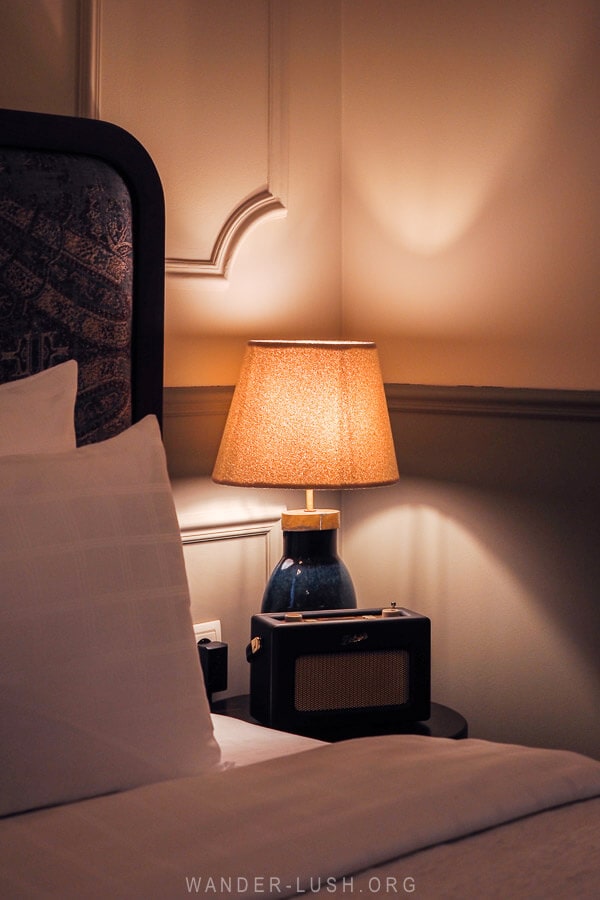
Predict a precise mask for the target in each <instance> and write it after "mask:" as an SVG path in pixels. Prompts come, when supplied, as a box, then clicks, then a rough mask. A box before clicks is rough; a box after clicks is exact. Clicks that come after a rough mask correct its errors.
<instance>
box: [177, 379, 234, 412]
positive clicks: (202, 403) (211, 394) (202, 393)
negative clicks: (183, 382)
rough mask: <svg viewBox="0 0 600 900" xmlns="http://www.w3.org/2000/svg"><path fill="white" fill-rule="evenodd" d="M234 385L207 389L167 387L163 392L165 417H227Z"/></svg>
mask: <svg viewBox="0 0 600 900" xmlns="http://www.w3.org/2000/svg"><path fill="white" fill-rule="evenodd" d="M233 390H234V389H233V386H232V385H222V386H221V385H209V386H205V387H166V388H165V389H164V391H163V416H164V417H165V418H168V417H171V418H182V417H188V416H214V415H217V416H219V415H222V416H225V415H227V413H228V412H229V407H230V405H231V398H232V397H233Z"/></svg>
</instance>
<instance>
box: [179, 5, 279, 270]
mask: <svg viewBox="0 0 600 900" xmlns="http://www.w3.org/2000/svg"><path fill="white" fill-rule="evenodd" d="M268 8H269V56H268V83H269V96H268V117H267V121H268V124H267V129H268V136H267V137H268V161H267V185H266V187H264V188H261V189H260V190H258V191H256V192H255V193H253V194H252V195H251V196H250V197H248V198H247V199H245V200H243V201H241V202H240V203H239V205H238V206H237V207H236V208H235V209H234V210H233V212H232V213H231V215H230V216H229V217H228V218H227V220H226V221H225V222H224V223H223V225H222V227H221V230H220V231H219V234H218V235H217V237H216V239H215V242H214V244H213V248H212V251H211V254H210V257H209V258H208V259H176V258H172V257H168V258H167V260H166V269H167V273H168V274H170V275H196V276H199V277H204V278H206V277H208V278H226V277H227V270H228V267H229V263H230V262H231V259H232V257H233V254H234V253H235V250H236V248H237V246H238V244H239V243H240V240H241V239H242V237H243V236H244V235H245V234H246V232H247V231H248V229H249V228H250V227H251V226H252V225H254V224H255V223H256V222H257V221H258V220H259V219H262V218H264V217H265V216H271V217H272V216H276V217H284V216H286V215H287V209H286V203H287V180H288V126H287V109H288V99H289V97H288V72H287V60H288V53H287V41H288V4H287V0H269V2H268Z"/></svg>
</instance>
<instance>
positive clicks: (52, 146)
mask: <svg viewBox="0 0 600 900" xmlns="http://www.w3.org/2000/svg"><path fill="white" fill-rule="evenodd" d="M163 328H164V199H163V192H162V187H161V183H160V179H159V176H158V174H157V171H156V169H155V167H154V164H153V162H152V160H151V159H150V157H149V155H148V153H147V152H146V150H145V149H144V148H143V147H142V146H141V144H140V143H139V142H138V141H137V140H136V139H135V138H134V137H132V135H130V134H129V133H127V132H126V131H124V130H123V129H122V128H119V127H118V126H116V125H112V124H109V123H107V122H101V121H97V120H92V119H81V118H74V117H68V116H54V115H47V114H41V113H30V112H20V111H15V110H0V383H2V382H6V381H10V380H13V379H16V378H22V377H25V376H27V375H32V374H35V373H36V372H39V371H40V370H42V369H45V368H48V367H50V366H53V365H57V364H58V363H61V362H64V361H65V360H66V359H76V360H77V363H78V367H79V381H78V394H77V406H76V413H75V418H76V433H77V440H78V443H79V444H85V443H90V442H92V441H98V440H103V439H105V438H107V437H111V436H112V435H114V434H117V433H118V432H119V431H122V430H123V429H124V428H126V427H127V426H128V425H129V424H131V423H132V422H135V421H137V420H138V419H140V418H142V417H143V416H145V415H147V414H148V413H154V414H155V415H156V416H157V417H158V418H159V421H160V420H161V415H162V386H163Z"/></svg>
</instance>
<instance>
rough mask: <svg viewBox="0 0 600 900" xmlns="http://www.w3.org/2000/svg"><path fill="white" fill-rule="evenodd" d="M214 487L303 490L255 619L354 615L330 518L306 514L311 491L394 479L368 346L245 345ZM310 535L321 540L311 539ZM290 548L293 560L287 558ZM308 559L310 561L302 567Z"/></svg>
mask: <svg viewBox="0 0 600 900" xmlns="http://www.w3.org/2000/svg"><path fill="white" fill-rule="evenodd" d="M213 480H214V481H216V482H217V483H219V484H230V485H238V486H247V487H283V488H301V489H304V490H305V491H306V503H305V508H304V509H299V510H288V511H286V512H284V513H283V515H282V527H283V531H284V543H285V544H286V545H288V544H289V545H290V546H285V548H284V550H285V552H284V557H283V559H282V560H281V562H280V565H279V567H277V568H276V569H275V572H274V573H273V575H272V576H271V580H270V582H269V585H268V586H267V590H266V591H265V597H264V599H263V607H262V610H263V612H268V611H271V612H272V611H282V610H283V609H336V608H344V607H347V606H356V599H355V597H354V589H353V587H352V583H351V580H350V576H349V575H348V574H347V570H345V567H344V565H343V563H342V562H341V560H339V559H338V557H337V556H336V554H335V536H336V529H337V528H338V526H339V512H338V511H337V510H328V509H318V508H317V509H315V507H314V502H313V491H314V490H315V489H319V488H320V489H333V490H335V489H343V488H359V487H371V486H375V485H385V484H392V483H393V482H395V481H397V480H398V467H397V463H396V456H395V451H394V443H393V438H392V432H391V427H390V421H389V416H388V412H387V404H386V399H385V391H384V388H383V381H382V378H381V370H380V366H379V358H378V354H377V348H376V346H375V344H374V343H372V342H370V341H369V342H365V341H360V342H359V341H250V342H249V343H248V346H247V348H246V353H245V356H244V360H243V363H242V369H241V372H240V377H239V381H238V384H237V386H236V388H235V391H234V395H233V400H232V403H231V408H230V411H229V415H228V418H227V422H226V425H225V430H224V433H223V438H222V440H221V445H220V448H219V452H218V455H217V460H216V463H215V467H214V471H213ZM302 532H305V533H306V537H305V538H304V539H303V538H302V537H301V536H300V534H301V533H302ZM318 532H322V537H321V539H320V540H319V539H318V538H317V534H316V533H318ZM292 544H293V547H294V551H293V552H294V554H295V555H290V554H292V550H291V545H292ZM325 544H327V546H325ZM288 551H289V552H288ZM309 556H310V559H312V560H313V561H315V560H318V562H314V563H313V564H311V563H310V562H309V561H308V560H309ZM300 557H302V561H301V562H300ZM329 559H331V560H335V561H336V562H335V564H334V565H333V564H330V563H329V562H328V560H329ZM290 561H293V562H294V566H292V565H290ZM283 563H286V565H285V567H284V568H283V570H282V572H281V577H279V579H278V578H277V572H278V569H279V568H280V567H281V566H282V564H283ZM340 567H341V570H340ZM309 569H310V571H309ZM334 569H335V570H336V571H334ZM293 572H296V573H297V575H296V576H294V577H292V573H293ZM283 573H285V575H284V574H283ZM309 575H310V576H311V577H310V578H309V577H308V576H309ZM300 576H306V577H304V578H303V579H301V578H300ZM282 580H285V581H286V585H285V587H284V588H282ZM300 581H301V582H302V583H301V584H300ZM274 582H277V584H276V585H274ZM309 582H310V584H309ZM275 587H277V591H276V590H275ZM275 593H277V594H278V596H277V597H275V596H274V594H275ZM274 605H275V606H276V607H277V610H275V609H274V608H273V607H274Z"/></svg>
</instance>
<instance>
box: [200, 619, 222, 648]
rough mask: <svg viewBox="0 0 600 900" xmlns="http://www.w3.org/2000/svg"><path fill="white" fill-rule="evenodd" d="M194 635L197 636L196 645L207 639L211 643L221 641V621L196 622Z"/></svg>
mask: <svg viewBox="0 0 600 900" xmlns="http://www.w3.org/2000/svg"><path fill="white" fill-rule="evenodd" d="M194 634H195V635H196V643H198V641H200V640H202V639H203V638H206V639H207V640H209V641H220V640H221V620H220V619H215V620H214V621H213V622H197V623H196V622H194Z"/></svg>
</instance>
